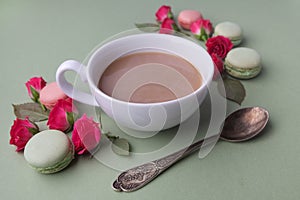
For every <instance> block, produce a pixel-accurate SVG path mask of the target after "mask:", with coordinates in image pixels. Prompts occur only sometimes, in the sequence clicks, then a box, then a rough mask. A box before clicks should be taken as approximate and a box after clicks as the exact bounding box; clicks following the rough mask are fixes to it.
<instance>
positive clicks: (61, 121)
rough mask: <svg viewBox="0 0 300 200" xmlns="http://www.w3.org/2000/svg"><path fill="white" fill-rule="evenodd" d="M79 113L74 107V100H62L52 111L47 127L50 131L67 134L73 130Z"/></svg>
mask: <svg viewBox="0 0 300 200" xmlns="http://www.w3.org/2000/svg"><path fill="white" fill-rule="evenodd" d="M77 113H78V111H77V109H76V107H75V106H73V103H72V99H70V98H68V99H60V100H58V101H57V103H56V104H55V106H54V107H53V109H52V110H51V111H50V113H49V119H48V122H47V125H48V126H49V128H50V129H56V130H60V131H63V132H65V133H67V132H69V131H71V130H72V129H73V124H74V121H75V118H76V116H77Z"/></svg>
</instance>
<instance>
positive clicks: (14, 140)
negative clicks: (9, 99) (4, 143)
mask: <svg viewBox="0 0 300 200" xmlns="http://www.w3.org/2000/svg"><path fill="white" fill-rule="evenodd" d="M38 132H39V129H38V127H37V125H36V124H35V123H33V122H31V121H29V119H28V118H26V119H18V118H17V119H16V120H15V121H14V124H13V125H12V127H11V129H10V141H9V144H12V145H15V146H17V149H16V151H21V150H23V149H24V147H25V145H26V144H27V142H28V141H29V140H30V138H31V137H32V135H34V134H36V133H38Z"/></svg>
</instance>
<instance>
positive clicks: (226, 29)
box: [214, 21, 243, 46]
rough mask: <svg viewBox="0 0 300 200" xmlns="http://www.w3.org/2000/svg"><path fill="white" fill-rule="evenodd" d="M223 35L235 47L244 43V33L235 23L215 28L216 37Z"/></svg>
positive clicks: (219, 25)
mask: <svg viewBox="0 0 300 200" xmlns="http://www.w3.org/2000/svg"><path fill="white" fill-rule="evenodd" d="M217 35H222V36H224V37H227V38H229V39H230V40H231V42H232V43H233V46H237V45H239V44H240V43H241V42H242V39H243V31H242V28H241V27H240V26H239V25H238V24H236V23H233V22H229V21H226V22H222V23H219V24H217V25H216V26H215V31H214V36H217Z"/></svg>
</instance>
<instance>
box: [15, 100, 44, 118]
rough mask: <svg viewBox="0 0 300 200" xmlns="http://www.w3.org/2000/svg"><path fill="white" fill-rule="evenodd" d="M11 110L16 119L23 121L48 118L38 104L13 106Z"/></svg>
mask: <svg viewBox="0 0 300 200" xmlns="http://www.w3.org/2000/svg"><path fill="white" fill-rule="evenodd" d="M13 108H14V114H15V115H16V117H17V118H20V119H25V118H26V117H28V118H29V120H30V121H33V122H39V121H44V120H47V119H48V116H49V112H48V111H44V110H43V109H42V108H41V106H40V104H38V103H24V104H19V105H14V104H13Z"/></svg>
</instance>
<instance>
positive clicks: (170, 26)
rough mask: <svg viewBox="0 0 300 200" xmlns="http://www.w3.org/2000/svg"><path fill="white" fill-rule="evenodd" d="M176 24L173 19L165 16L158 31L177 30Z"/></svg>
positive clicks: (165, 32) (170, 31) (166, 32)
mask: <svg viewBox="0 0 300 200" xmlns="http://www.w3.org/2000/svg"><path fill="white" fill-rule="evenodd" d="M178 30H179V29H178V26H177V25H176V23H175V21H174V20H173V19H169V18H166V19H165V20H164V21H163V22H162V23H161V26H160V30H159V33H164V34H171V33H172V32H173V31H178Z"/></svg>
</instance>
